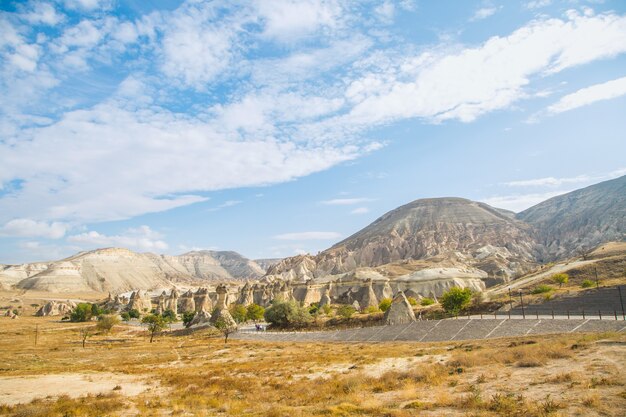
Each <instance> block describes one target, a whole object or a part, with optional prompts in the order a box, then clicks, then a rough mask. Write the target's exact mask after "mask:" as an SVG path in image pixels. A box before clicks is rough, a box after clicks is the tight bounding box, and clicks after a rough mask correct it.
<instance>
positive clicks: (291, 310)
mask: <svg viewBox="0 0 626 417" xmlns="http://www.w3.org/2000/svg"><path fill="white" fill-rule="evenodd" d="M264 317H265V320H266V321H267V322H268V323H271V324H273V325H275V326H278V327H288V326H295V327H299V326H304V325H305V324H306V323H308V322H310V321H311V315H310V314H309V311H308V310H307V309H306V308H304V307H300V306H299V305H297V304H296V303H294V302H292V301H275V302H274V303H273V304H272V305H271V306H270V307H269V308H267V309H266V310H265V314H264Z"/></svg>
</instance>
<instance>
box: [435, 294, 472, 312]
mask: <svg viewBox="0 0 626 417" xmlns="http://www.w3.org/2000/svg"><path fill="white" fill-rule="evenodd" d="M471 301H472V290H470V289H469V288H460V287H452V288H450V289H449V290H448V291H446V292H445V293H443V295H442V296H441V305H442V306H443V309H444V310H445V311H446V312H448V313H454V314H458V313H459V311H461V310H463V309H464V308H465V307H467V306H468V305H469V303H470V302H471Z"/></svg>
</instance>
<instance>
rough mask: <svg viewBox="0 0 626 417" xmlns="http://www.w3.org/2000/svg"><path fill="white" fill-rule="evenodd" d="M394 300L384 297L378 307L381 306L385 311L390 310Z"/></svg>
mask: <svg viewBox="0 0 626 417" xmlns="http://www.w3.org/2000/svg"><path fill="white" fill-rule="evenodd" d="M392 301H393V300H392V299H391V298H383V299H382V300H380V303H378V308H380V310H381V311H382V312H383V313H384V312H385V311H387V310H389V307H391V302H392Z"/></svg>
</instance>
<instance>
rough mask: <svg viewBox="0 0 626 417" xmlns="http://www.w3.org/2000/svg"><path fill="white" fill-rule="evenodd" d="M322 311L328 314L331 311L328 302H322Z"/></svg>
mask: <svg viewBox="0 0 626 417" xmlns="http://www.w3.org/2000/svg"><path fill="white" fill-rule="evenodd" d="M322 311H323V312H324V314H326V315H327V316H328V315H330V313H331V312H332V311H333V309H332V307H331V306H330V304H324V306H323V307H322Z"/></svg>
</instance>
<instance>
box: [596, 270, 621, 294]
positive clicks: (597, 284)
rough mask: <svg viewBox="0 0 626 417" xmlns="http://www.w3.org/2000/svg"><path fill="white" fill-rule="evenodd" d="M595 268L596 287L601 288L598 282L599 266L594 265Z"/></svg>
mask: <svg viewBox="0 0 626 417" xmlns="http://www.w3.org/2000/svg"><path fill="white" fill-rule="evenodd" d="M593 270H594V271H595V273H596V289H599V288H600V284H599V283H598V267H597V266H594V267H593ZM618 288H619V287H618Z"/></svg>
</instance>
